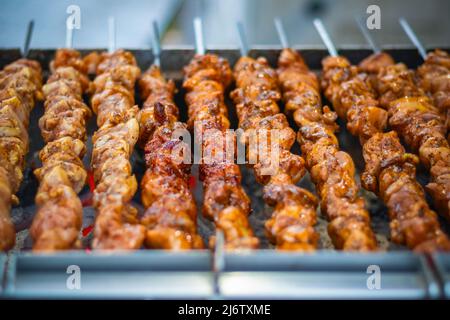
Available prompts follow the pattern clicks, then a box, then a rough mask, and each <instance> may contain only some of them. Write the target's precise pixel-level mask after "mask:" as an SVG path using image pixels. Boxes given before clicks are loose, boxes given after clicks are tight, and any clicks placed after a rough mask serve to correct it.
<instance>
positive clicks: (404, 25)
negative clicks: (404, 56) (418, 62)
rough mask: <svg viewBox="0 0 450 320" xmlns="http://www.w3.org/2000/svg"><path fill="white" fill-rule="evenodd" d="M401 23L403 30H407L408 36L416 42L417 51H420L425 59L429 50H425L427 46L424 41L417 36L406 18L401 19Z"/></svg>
mask: <svg viewBox="0 0 450 320" xmlns="http://www.w3.org/2000/svg"><path fill="white" fill-rule="evenodd" d="M399 22H400V25H401V26H402V29H403V31H405V33H406V35H407V36H408V38H409V40H411V42H412V43H413V44H414V46H415V47H416V48H417V51H419V54H420V56H421V57H422V59H423V60H425V59H426V57H427V50H425V47H424V46H423V45H422V43H421V42H420V40H419V37H417V35H416V33H415V32H414V30H413V29H412V28H411V26H410V25H409V23H408V21H406V19H405V18H400V19H399Z"/></svg>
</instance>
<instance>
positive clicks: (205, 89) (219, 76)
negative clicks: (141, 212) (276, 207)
mask: <svg viewBox="0 0 450 320" xmlns="http://www.w3.org/2000/svg"><path fill="white" fill-rule="evenodd" d="M184 73H185V80H184V83H183V87H184V88H185V89H186V91H187V93H186V97H185V99H186V103H187V105H188V116H189V120H188V127H189V128H190V129H191V130H193V131H194V136H195V139H196V141H195V143H197V144H198V145H199V146H200V150H201V151H200V152H202V157H201V163H200V167H199V170H200V172H199V174H200V180H201V181H202V182H203V189H204V191H203V194H204V196H203V197H204V198H203V214H204V216H206V217H207V218H209V219H210V220H212V221H213V222H214V223H215V226H216V229H218V230H221V231H222V232H223V234H224V240H225V248H226V249H227V250H238V249H254V248H257V247H258V246H259V240H258V238H256V237H255V236H254V235H253V231H252V229H251V227H250V224H249V221H248V215H249V213H250V210H251V207H250V199H249V197H248V195H247V194H246V192H245V190H244V189H243V187H242V185H241V179H242V176H241V172H240V168H239V166H238V165H237V164H236V163H235V161H234V160H235V152H234V150H235V148H234V144H235V135H234V133H232V132H227V129H229V128H230V121H229V119H228V110H227V107H226V105H225V102H224V91H225V88H227V87H228V86H229V85H230V83H231V80H232V73H231V69H230V66H229V64H228V62H227V61H226V60H225V59H223V58H221V57H218V56H216V55H213V54H197V55H196V56H195V57H194V58H193V59H192V60H191V62H190V63H189V65H187V66H186V67H185V68H184ZM230 144H231V145H232V146H231V151H230V148H229V147H230ZM211 240H212V241H210V246H212V245H213V244H214V238H212V239H211Z"/></svg>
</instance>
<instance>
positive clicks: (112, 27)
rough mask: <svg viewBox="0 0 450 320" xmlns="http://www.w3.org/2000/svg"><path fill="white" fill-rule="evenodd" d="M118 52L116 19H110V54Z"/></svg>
mask: <svg viewBox="0 0 450 320" xmlns="http://www.w3.org/2000/svg"><path fill="white" fill-rule="evenodd" d="M115 50H116V20H115V19H114V17H109V18H108V53H113V52H114V51H115Z"/></svg>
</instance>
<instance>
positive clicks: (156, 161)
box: [138, 64, 203, 250]
mask: <svg viewBox="0 0 450 320" xmlns="http://www.w3.org/2000/svg"><path fill="white" fill-rule="evenodd" d="M139 87H140V91H141V96H142V100H144V101H145V102H144V104H143V107H142V109H141V110H140V112H139V114H138V121H139V124H140V135H139V145H140V146H141V147H143V148H145V160H146V164H147V170H146V171H145V175H144V177H143V179H142V182H141V188H142V192H141V194H142V204H143V205H144V207H145V209H146V210H145V212H144V215H143V217H142V219H141V223H142V224H143V225H144V226H145V227H146V228H147V232H146V236H145V245H146V247H147V248H152V249H169V250H188V249H201V248H203V241H202V239H201V237H200V236H199V234H198V233H197V207H196V204H195V200H194V196H193V194H192V192H191V190H190V186H189V178H190V172H191V162H190V161H188V162H186V161H184V156H185V155H186V154H187V153H189V155H190V152H191V151H190V145H188V144H187V143H186V142H184V141H182V140H180V139H179V137H178V136H176V134H177V132H178V133H179V134H181V133H183V132H184V131H186V130H187V126H186V125H185V124H184V123H182V122H180V121H179V120H178V116H179V111H178V108H177V106H176V105H175V102H174V100H173V95H174V92H175V84H174V83H173V81H166V80H165V79H164V76H163V75H162V74H161V69H160V68H159V66H157V65H156V64H153V65H152V66H151V67H150V68H149V69H148V70H147V71H146V72H145V73H144V74H143V75H142V77H141V79H140V80H139ZM189 158H190V157H189Z"/></svg>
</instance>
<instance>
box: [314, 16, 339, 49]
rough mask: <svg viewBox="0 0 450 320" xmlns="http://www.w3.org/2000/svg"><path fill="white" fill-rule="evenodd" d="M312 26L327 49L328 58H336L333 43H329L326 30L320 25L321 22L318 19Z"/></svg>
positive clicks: (329, 39)
mask: <svg viewBox="0 0 450 320" xmlns="http://www.w3.org/2000/svg"><path fill="white" fill-rule="evenodd" d="M314 26H315V27H316V30H317V32H318V33H319V35H320V38H321V39H322V41H323V43H324V44H325V46H326V47H327V50H328V53H329V54H330V56H333V57H336V56H337V55H338V53H337V50H336V47H335V45H334V44H333V41H331V38H330V35H329V34H328V32H327V30H326V29H325V26H324V25H323V23H322V20H320V19H314Z"/></svg>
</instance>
